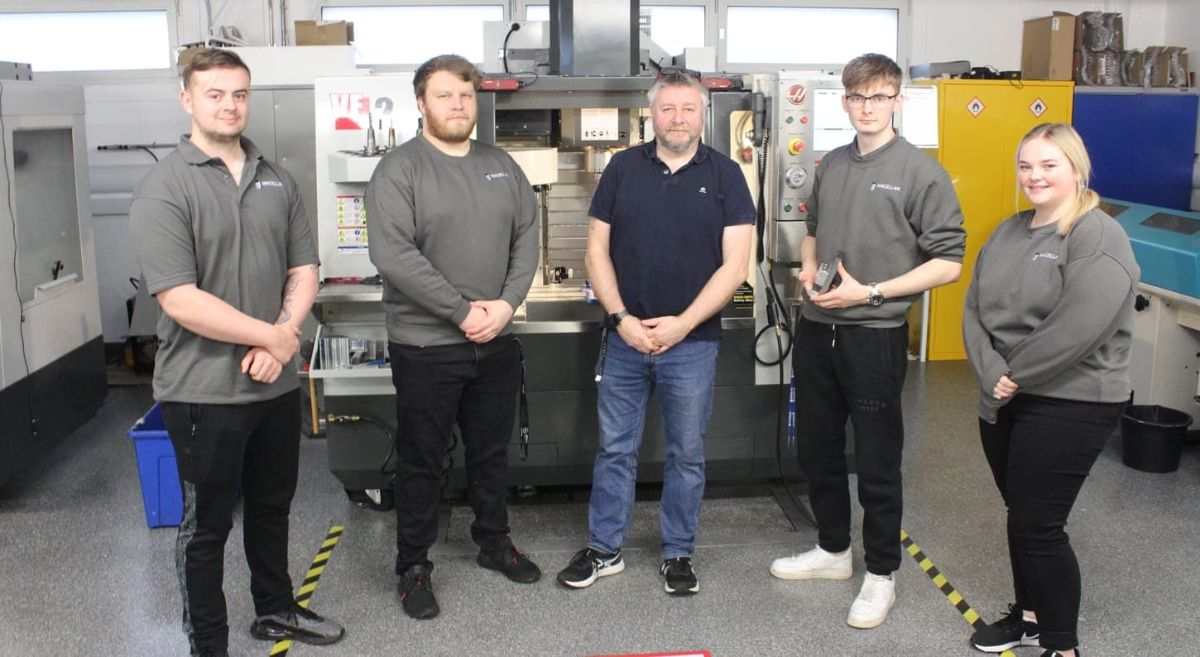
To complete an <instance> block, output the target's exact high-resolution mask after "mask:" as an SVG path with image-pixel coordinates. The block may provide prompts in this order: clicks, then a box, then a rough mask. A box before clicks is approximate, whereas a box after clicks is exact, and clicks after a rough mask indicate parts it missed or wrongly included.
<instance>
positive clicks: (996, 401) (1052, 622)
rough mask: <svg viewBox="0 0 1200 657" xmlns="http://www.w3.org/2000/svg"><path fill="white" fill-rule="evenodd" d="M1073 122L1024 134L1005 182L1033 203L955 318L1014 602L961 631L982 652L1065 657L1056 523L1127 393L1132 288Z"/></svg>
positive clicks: (1118, 234)
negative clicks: (1002, 527)
mask: <svg viewBox="0 0 1200 657" xmlns="http://www.w3.org/2000/svg"><path fill="white" fill-rule="evenodd" d="M1090 173H1091V163H1090V162H1089V160H1088V156H1087V151H1086V150H1085V149H1084V146H1083V141H1082V140H1081V139H1080V138H1079V135H1078V133H1076V132H1075V130H1074V129H1073V128H1071V126H1069V125H1066V124H1061V123H1060V124H1043V125H1040V126H1037V127H1036V128H1034V129H1033V130H1031V131H1030V132H1029V134H1027V135H1025V138H1024V139H1023V140H1022V141H1021V147H1020V150H1019V151H1018V155H1017V179H1018V182H1019V184H1020V186H1021V190H1022V191H1023V192H1024V193H1025V195H1026V196H1027V197H1028V198H1029V201H1030V202H1031V203H1032V204H1033V210H1032V211H1026V212H1020V213H1018V214H1016V215H1014V216H1012V217H1010V218H1008V219H1007V220H1005V221H1004V222H1003V223H1001V224H1000V226H998V227H997V228H996V230H995V232H993V233H992V235H991V237H990V238H989V239H988V242H987V244H985V245H984V247H983V249H982V250H981V251H980V253H979V259H978V260H977V262H976V263H975V273H974V276H973V277H972V279H971V286H970V288H969V290H968V292H967V300H966V308H965V309H964V312H963V337H964V339H965V342H966V345H967V358H968V359H969V361H970V363H971V367H972V369H974V371H975V375H976V376H977V377H978V378H979V383H980V391H979V392H980V396H979V408H978V411H979V433H980V436H981V438H982V440H983V451H984V454H985V455H986V456H987V460H988V465H990V466H991V468H992V474H993V475H994V477H995V480H996V486H997V487H998V488H999V489H1000V494H1001V496H1002V497H1003V498H1004V503H1005V505H1006V506H1007V508H1008V546H1009V556H1010V558H1011V560H1012V571H1013V588H1014V590H1015V594H1016V602H1015V603H1014V604H1013V605H1011V606H1010V608H1009V613H1008V614H1007V615H1006V616H1004V617H1002V618H1001V619H1000V620H999V621H997V622H995V623H993V624H991V625H988V626H986V627H983V628H981V629H980V630H978V631H976V632H975V634H974V635H973V636H972V637H971V642H972V644H973V645H974V646H975V647H976V648H978V649H979V650H982V651H984V652H997V653H998V652H1002V651H1004V650H1007V649H1009V648H1014V647H1018V646H1033V645H1041V646H1042V648H1044V649H1045V652H1043V653H1042V657H1076V655H1078V654H1079V649H1078V645H1079V639H1078V636H1077V634H1076V627H1077V624H1078V619H1079V599H1080V575H1079V564H1078V562H1077V561H1076V559H1075V553H1074V551H1073V550H1072V549H1071V544H1070V541H1069V539H1068V537H1067V534H1066V532H1065V531H1064V528H1065V526H1066V522H1067V516H1068V515H1070V513H1071V507H1072V506H1073V505H1074V503H1075V498H1076V496H1078V494H1079V490H1080V489H1081V488H1082V487H1083V482H1084V480H1085V479H1086V478H1087V475H1088V472H1089V471H1090V470H1091V467H1092V464H1093V463H1094V462H1095V461H1096V457H1097V456H1099V454H1100V452H1101V451H1102V450H1103V449H1104V444H1105V442H1106V441H1107V440H1108V437H1109V436H1110V435H1111V434H1112V432H1113V430H1114V428H1115V427H1116V423H1117V421H1118V419H1119V418H1120V415H1121V411H1122V409H1123V408H1124V405H1125V402H1126V401H1127V400H1128V399H1129V393H1130V383H1129V346H1130V329H1131V327H1132V325H1133V297H1134V290H1135V288H1136V286H1137V282H1138V274H1139V271H1138V266H1137V263H1136V262H1135V261H1134V257H1133V250H1132V248H1131V247H1130V245H1129V238H1128V237H1127V236H1126V235H1125V231H1124V230H1123V229H1122V228H1121V226H1120V224H1118V223H1117V222H1116V221H1115V220H1113V218H1112V217H1110V216H1108V215H1107V214H1105V213H1104V212H1103V211H1102V210H1100V209H1098V208H1097V205H1098V203H1099V197H1098V196H1097V194H1096V192H1094V191H1092V190H1090V189H1088V187H1087V180H1088V177H1089V174H1090Z"/></svg>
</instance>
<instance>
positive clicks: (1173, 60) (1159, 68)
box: [1150, 46, 1188, 87]
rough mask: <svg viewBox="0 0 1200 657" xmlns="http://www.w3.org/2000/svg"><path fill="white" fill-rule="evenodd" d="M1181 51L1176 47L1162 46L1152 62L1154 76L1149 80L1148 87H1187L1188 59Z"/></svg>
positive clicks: (1181, 49)
mask: <svg viewBox="0 0 1200 657" xmlns="http://www.w3.org/2000/svg"><path fill="white" fill-rule="evenodd" d="M1183 51H1184V49H1183V48H1180V47H1177V46H1164V47H1163V48H1162V49H1161V50H1159V51H1158V57H1157V58H1156V61H1155V62H1154V75H1153V77H1152V78H1151V80H1150V86H1153V87H1186V86H1188V73H1187V70H1188V57H1187V54H1186V53H1184V52H1183Z"/></svg>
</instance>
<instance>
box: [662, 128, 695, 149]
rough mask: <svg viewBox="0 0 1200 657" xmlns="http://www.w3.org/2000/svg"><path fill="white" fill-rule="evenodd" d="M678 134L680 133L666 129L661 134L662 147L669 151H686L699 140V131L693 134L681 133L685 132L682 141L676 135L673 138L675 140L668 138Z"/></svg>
mask: <svg viewBox="0 0 1200 657" xmlns="http://www.w3.org/2000/svg"><path fill="white" fill-rule="evenodd" d="M678 134H680V133H672V132H671V131H670V130H668V131H666V133H665V134H663V137H662V145H663V146H664V147H666V149H667V150H669V151H671V152H672V153H679V154H684V153H687V152H688V151H690V150H691V149H692V148H694V147H695V146H696V143H697V142H699V141H700V134H699V133H696V134H694V135H693V134H689V133H686V132H685V133H683V134H686V135H687V138H686V139H684V140H683V141H679V140H678V137H675V139H676V140H675V141H672V140H671V139H670V137H672V136H675V135H678Z"/></svg>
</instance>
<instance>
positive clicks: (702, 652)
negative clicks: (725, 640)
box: [591, 650, 712, 657]
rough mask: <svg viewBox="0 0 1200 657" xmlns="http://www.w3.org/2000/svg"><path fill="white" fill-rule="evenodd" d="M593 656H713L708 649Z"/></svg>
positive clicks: (597, 656)
mask: <svg viewBox="0 0 1200 657" xmlns="http://www.w3.org/2000/svg"><path fill="white" fill-rule="evenodd" d="M591 657H712V653H711V652H709V651H707V650H689V651H687V652H643V653H637V654H632V655H591Z"/></svg>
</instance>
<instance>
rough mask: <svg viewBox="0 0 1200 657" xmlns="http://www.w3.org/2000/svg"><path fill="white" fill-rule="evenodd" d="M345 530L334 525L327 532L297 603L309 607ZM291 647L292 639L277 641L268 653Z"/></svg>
mask: <svg viewBox="0 0 1200 657" xmlns="http://www.w3.org/2000/svg"><path fill="white" fill-rule="evenodd" d="M343 531H345V528H344V527H342V526H341V525H334V526H332V527H330V528H329V533H327V534H325V540H324V541H322V542H321V549H320V550H318V551H317V556H315V557H313V560H312V565H311V566H309V567H308V572H307V573H305V574H304V582H302V583H301V584H300V590H299V591H298V592H297V593H296V604H298V605H300V606H301V607H304V608H305V609H308V601H309V600H311V599H312V596H313V592H314V591H316V590H317V582H318V581H319V580H320V579H321V573H323V572H325V564H326V563H327V562H328V561H329V557H330V555H332V554H333V548H335V547H337V544H338V539H340V538H341V537H342V532H343ZM291 647H292V640H291V639H283V640H282V641H276V642H275V644H274V645H272V646H271V652H269V653H267V654H268V655H269V656H270V657H283V656H284V655H286V654H287V653H288V650H290V649H291Z"/></svg>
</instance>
